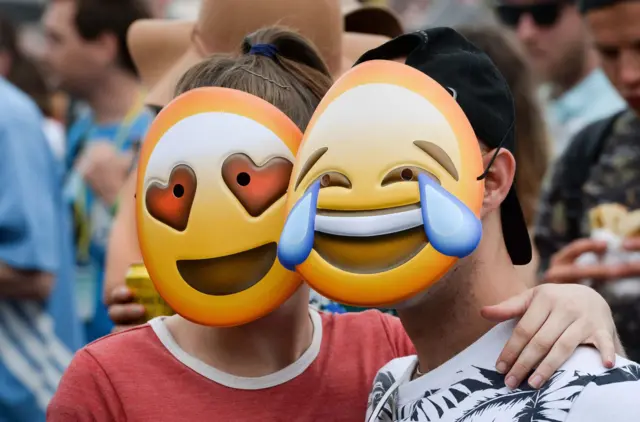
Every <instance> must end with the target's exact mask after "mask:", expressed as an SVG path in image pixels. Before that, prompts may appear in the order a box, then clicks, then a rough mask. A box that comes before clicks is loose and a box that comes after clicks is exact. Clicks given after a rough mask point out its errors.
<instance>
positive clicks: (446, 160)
mask: <svg viewBox="0 0 640 422" xmlns="http://www.w3.org/2000/svg"><path fill="white" fill-rule="evenodd" d="M413 144H414V145H415V146H417V147H418V148H420V149H421V150H423V151H424V152H426V153H427V155H429V156H430V157H431V158H433V159H434V160H436V162H437V163H438V164H440V165H441V166H442V168H444V169H445V170H446V171H447V173H449V174H450V175H451V177H453V178H454V179H455V181H456V182H457V181H458V170H457V169H456V166H455V165H454V164H453V161H452V160H451V157H449V155H447V153H446V152H445V151H444V150H443V149H442V148H440V147H439V146H438V145H436V144H434V143H433V142H428V141H414V142H413Z"/></svg>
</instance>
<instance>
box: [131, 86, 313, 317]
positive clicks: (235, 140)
mask: <svg viewBox="0 0 640 422" xmlns="http://www.w3.org/2000/svg"><path fill="white" fill-rule="evenodd" d="M301 139H302V133H301V132H300V130H299V129H298V128H297V126H296V125H295V124H294V123H293V122H292V121H291V120H290V119H289V118H288V117H287V116H286V115H284V114H283V113H282V112H281V111H280V110H278V109H277V108H275V107H274V106H272V105H271V104H269V103H267V102H266V101H263V100H262V99H260V98H257V97H254V96H252V95H249V94H246V93H243V92H240V91H235V90H230V89H225V88H199V89H196V90H193V91H189V92H187V93H185V94H183V95H181V96H179V97H177V98H176V99H175V100H173V101H172V102H171V103H170V104H169V105H167V106H166V107H165V108H164V109H163V110H162V111H161V112H160V114H159V115H158V117H157V118H156V119H155V121H154V122H153V124H152V125H151V128H150V130H149V132H148V134H147V137H146V139H145V142H144V144H143V147H142V151H141V154H140V160H139V167H138V185H137V194H136V208H137V209H136V212H137V218H138V236H139V239H140V246H141V249H142V254H143V258H144V262H145V265H146V267H147V269H148V271H149V274H150V276H151V279H152V280H153V282H154V284H155V286H156V288H157V290H158V292H159V293H160V294H161V295H162V297H163V298H164V299H165V300H166V301H167V303H168V304H169V305H170V306H171V307H172V308H173V309H175V311H176V312H178V313H179V314H180V315H182V316H183V317H185V318H187V319H189V320H191V321H193V322H196V323H199V324H204V325H211V326H234V325H240V324H245V323H248V322H251V321H253V320H255V319H258V318H260V317H262V316H264V315H266V314H268V313H269V312H271V311H272V310H274V309H275V308H277V307H278V306H280V305H281V304H282V303H283V302H284V301H286V300H287V299H288V298H289V297H290V296H291V294H293V292H295V290H296V289H297V288H298V287H299V286H300V283H301V280H300V276H299V275H297V274H295V273H293V272H290V271H287V270H286V269H285V268H284V267H282V265H280V263H279V262H278V260H277V242H278V239H279V237H280V233H281V231H282V227H283V224H284V220H285V216H286V214H285V210H284V207H285V194H286V191H287V186H288V183H289V179H290V175H291V170H292V168H293V161H294V157H295V154H296V152H297V149H298V145H299V143H300V141H301Z"/></svg>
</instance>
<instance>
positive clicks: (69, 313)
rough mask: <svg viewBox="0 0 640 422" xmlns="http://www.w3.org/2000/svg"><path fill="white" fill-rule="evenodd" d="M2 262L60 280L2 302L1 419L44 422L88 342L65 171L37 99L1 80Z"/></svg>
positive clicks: (0, 347)
mask: <svg viewBox="0 0 640 422" xmlns="http://www.w3.org/2000/svg"><path fill="white" fill-rule="evenodd" d="M0 180H1V181H2V184H0V263H2V264H4V265H8V266H10V267H12V268H15V269H22V270H37V271H44V272H49V273H52V274H54V275H55V285H54V287H53V291H52V293H51V296H50V297H49V299H48V300H47V301H46V303H44V304H42V303H39V302H36V301H27V300H22V301H18V300H8V299H3V298H1V297H0V422H40V421H43V422H44V420H45V410H46V406H47V404H48V402H49V400H50V399H51V397H52V396H53V394H54V392H55V389H56V387H57V384H58V382H59V380H60V377H61V376H62V373H63V371H64V370H65V368H66V367H67V365H68V364H69V362H70V361H71V358H72V356H73V353H74V352H75V351H76V350H77V349H78V348H80V347H81V346H82V345H83V344H84V341H83V332H82V329H81V325H80V321H79V319H78V317H77V313H76V307H75V300H74V286H73V256H72V237H71V226H70V224H69V223H70V220H69V217H70V216H69V214H68V207H66V206H64V204H63V199H62V166H61V165H59V163H57V162H56V161H55V159H54V157H53V154H52V152H51V149H50V148H49V145H48V143H47V140H46V138H45V135H44V133H43V131H42V116H41V115H40V112H39V110H38V108H37V106H36V105H35V103H34V102H33V101H31V99H29V98H28V97H27V96H26V94H24V93H22V92H21V91H19V90H18V89H17V88H15V87H14V86H13V85H11V84H9V83H8V82H7V81H6V80H4V79H2V78H0Z"/></svg>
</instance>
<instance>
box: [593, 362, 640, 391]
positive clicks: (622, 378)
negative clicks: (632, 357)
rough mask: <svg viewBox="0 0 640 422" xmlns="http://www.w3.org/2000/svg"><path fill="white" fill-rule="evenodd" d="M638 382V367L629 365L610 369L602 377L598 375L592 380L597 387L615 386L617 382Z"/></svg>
mask: <svg viewBox="0 0 640 422" xmlns="http://www.w3.org/2000/svg"><path fill="white" fill-rule="evenodd" d="M639 380H640V365H637V364H630V365H626V366H622V367H620V368H614V369H610V370H608V371H607V372H605V373H604V374H602V375H599V376H597V377H595V378H594V379H593V382H594V383H595V384H596V385H598V386H601V385H608V384H616V383H619V382H628V381H639Z"/></svg>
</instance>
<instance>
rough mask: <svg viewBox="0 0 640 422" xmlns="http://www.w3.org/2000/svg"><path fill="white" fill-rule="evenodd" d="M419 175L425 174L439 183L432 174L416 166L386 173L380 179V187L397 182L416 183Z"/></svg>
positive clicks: (399, 168)
mask: <svg viewBox="0 0 640 422" xmlns="http://www.w3.org/2000/svg"><path fill="white" fill-rule="evenodd" d="M420 173H422V174H425V175H427V176H429V177H430V178H432V179H433V180H435V181H436V182H438V183H440V180H439V179H438V178H437V177H436V176H435V175H434V174H433V173H431V172H429V171H427V170H425V169H423V168H420V167H416V166H403V167H398V168H395V169H393V170H391V171H390V172H389V173H387V175H386V176H384V179H382V186H387V185H390V184H392V183H399V182H417V181H418V175H419V174H420Z"/></svg>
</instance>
